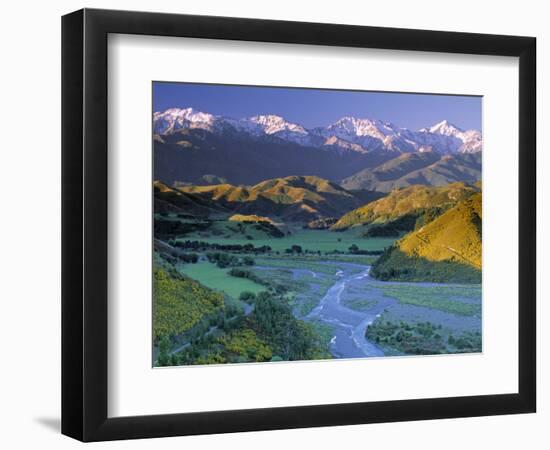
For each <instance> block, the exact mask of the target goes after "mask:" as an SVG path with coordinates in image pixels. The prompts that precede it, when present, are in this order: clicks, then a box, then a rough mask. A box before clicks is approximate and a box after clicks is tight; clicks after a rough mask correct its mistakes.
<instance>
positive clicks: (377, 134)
mask: <svg viewBox="0 0 550 450" xmlns="http://www.w3.org/2000/svg"><path fill="white" fill-rule="evenodd" d="M62 31H63V37H62V66H63V67H62V77H63V80H62V94H63V98H62V106H63V117H62V119H63V130H62V138H63V139H62V141H63V149H62V153H63V155H62V164H63V168H62V174H63V199H62V202H63V219H62V224H63V231H62V235H63V249H62V255H63V274H62V277H63V280H62V283H63V298H62V326H63V330H62V375H63V380H62V432H63V433H64V434H66V435H68V436H71V437H73V438H76V439H79V440H82V441H101V440H113V439H130V438H146V437H160V436H176V435H190V434H210V433H226V432H237V431H253V430H271V429H282V428H299V427H317V426H330V425H346V424H360V423H374V422H394V421H405V420H424V419H437V418H452V417H467V416H481V415H496V414H514V413H529V412H535V404H536V379H535V374H536V360H535V355H536V348H535V331H536V330H535V325H536V320H535V317H536V316H535V304H536V287H535V236H536V225H535V218H536V211H535V205H536V201H535V169H536V160H535V136H536V107H535V89H536V85H535V81H536V80H535V55H536V47H535V42H536V41H535V38H532V37H517V36H495V35H484V34H468V33H457V32H438V31H421V30H404V29H390V28H374V27H359V26H348V25H332V24H318V23H298V22H282V21H266V20H255V19H254V20H252V19H240V18H222V17H203V16H186V15H170V14H155V13H141V12H122V11H105V10H89V9H85V10H81V11H77V12H74V13H72V14H69V15H67V16H64V17H63V22H62Z"/></svg>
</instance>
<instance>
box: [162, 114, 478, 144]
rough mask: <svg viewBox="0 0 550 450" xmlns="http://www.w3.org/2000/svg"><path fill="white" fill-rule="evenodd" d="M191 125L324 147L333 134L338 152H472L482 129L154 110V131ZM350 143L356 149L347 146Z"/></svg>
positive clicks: (360, 120) (441, 124) (444, 123)
mask: <svg viewBox="0 0 550 450" xmlns="http://www.w3.org/2000/svg"><path fill="white" fill-rule="evenodd" d="M193 128H195V129H205V130H208V131H210V132H213V133H223V132H228V131H229V132H237V133H245V134H247V135H249V136H253V137H259V136H260V137H261V136H271V137H276V138H279V139H281V140H283V141H287V142H293V143H295V144H298V145H302V146H309V147H315V148H323V145H324V143H325V142H326V140H327V139H331V138H337V139H338V140H340V141H344V142H345V143H346V144H345V145H342V146H341V147H342V148H341V149H340V151H388V150H389V151H397V152H416V151H434V150H435V151H438V152H440V153H475V152H478V151H481V150H482V136H481V132H480V131H478V130H467V131H464V130H462V129H460V128H458V127H456V126H454V125H452V124H450V123H449V122H448V121H446V120H444V121H442V122H439V123H437V124H435V125H433V126H431V127H427V128H422V129H420V130H417V131H415V130H408V129H406V128H401V127H399V126H396V125H394V124H392V123H389V122H384V121H381V120H379V119H369V118H357V117H353V116H344V117H342V118H340V119H338V120H337V121H335V122H334V123H332V124H329V125H327V126H325V127H315V128H311V129H308V128H306V127H304V126H302V125H300V124H297V123H293V122H290V121H287V120H286V119H284V118H283V117H282V116H279V115H276V114H262V115H257V116H252V117H249V118H241V119H234V118H229V117H224V116H219V115H214V114H210V113H206V112H202V111H196V110H194V109H193V108H169V109H167V110H164V111H157V112H155V113H154V114H153V131H154V133H155V134H159V135H164V134H169V133H173V132H176V131H178V130H180V129H193ZM349 144H355V146H359V147H360V148H357V147H355V148H354V147H350V146H349Z"/></svg>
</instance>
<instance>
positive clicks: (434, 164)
mask: <svg viewBox="0 0 550 450" xmlns="http://www.w3.org/2000/svg"><path fill="white" fill-rule="evenodd" d="M480 179H481V153H463V154H456V155H441V154H439V153H437V152H424V153H405V154H402V155H399V156H398V157H396V158H394V159H391V160H389V161H386V162H384V163H382V164H380V165H378V166H376V167H374V168H366V169H363V170H361V171H359V172H357V173H355V174H354V175H352V176H350V177H348V178H345V179H344V180H343V181H342V183H341V184H342V186H343V187H345V188H346V189H370V190H376V191H381V192H390V191H391V190H393V189H396V188H402V187H407V186H411V185H413V184H424V185H427V186H442V185H445V184H449V183H454V182H458V181H463V182H466V183H472V184H473V183H475V182H476V181H478V180H480Z"/></svg>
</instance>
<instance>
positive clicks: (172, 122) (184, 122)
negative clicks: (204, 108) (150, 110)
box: [153, 108, 217, 134]
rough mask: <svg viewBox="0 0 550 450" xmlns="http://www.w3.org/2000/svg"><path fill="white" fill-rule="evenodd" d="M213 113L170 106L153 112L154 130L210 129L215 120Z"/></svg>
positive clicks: (165, 131) (162, 132)
mask: <svg viewBox="0 0 550 450" xmlns="http://www.w3.org/2000/svg"><path fill="white" fill-rule="evenodd" d="M216 120H217V117H216V116H214V115H213V114H209V113H204V112H201V111H195V110H194V109H193V108H184V109H182V108H170V109H167V110H165V111H162V112H161V111H158V112H155V113H154V114H153V121H154V131H155V133H159V134H166V133H170V132H173V131H177V130H179V129H182V128H204V129H210V128H211V127H212V126H213V125H214V123H215V122H216Z"/></svg>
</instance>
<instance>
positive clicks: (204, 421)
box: [62, 9, 536, 441]
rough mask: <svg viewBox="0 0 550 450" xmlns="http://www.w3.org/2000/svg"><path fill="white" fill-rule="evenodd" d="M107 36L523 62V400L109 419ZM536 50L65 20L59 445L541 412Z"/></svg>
mask: <svg viewBox="0 0 550 450" xmlns="http://www.w3.org/2000/svg"><path fill="white" fill-rule="evenodd" d="M110 33H121V34H135V35H151V36H177V37H192V38H208V39H222V40H238V41H259V42H277V43H290V44H310V45H325V46H337V47H338V46H341V47H365V48H377V49H391V50H414V51H428V52H447V53H464V54H477V55H502V56H515V57H518V58H519V105H518V108H519V142H518V152H519V167H518V171H519V292H518V302H519V318H518V329H519V387H518V393H511V394H499V395H480V396H469V397H453V398H430V399H418V400H402V401H377V402H368V403H347V404H337V405H313V406H299V407H293V406H289V407H278V408H264V409H248V410H234V411H211V412H199V413H182V414H167V415H152V416H151V415H145V416H134V417H117V418H109V417H108V416H107V398H108V397H107V396H108V382H107V364H108V358H107V317H108V312H107V194H108V184H107V98H108V97H107V96H108V92H107V37H108V34H110ZM535 90H536V39H535V38H533V37H518V36H502V35H500V36H498V35H487V34H471V33H457V32H439V31H422V30H408V29H394V28H377V27H363V26H349V25H332V24H320V23H300V22H285V21H271V20H257V19H242V18H226V17H206V16H190V15H173V14H157V13H144V12H128V11H108V10H94V9H83V10H80V11H76V12H74V13H71V14H68V15H66V16H64V17H63V18H62V211H63V213H62V216H63V217H62V433H63V434H65V435H68V436H71V437H73V438H76V439H79V440H82V441H103V440H113V439H132V438H149V437H161V436H178V435H192V434H212V433H228V432H239V431H256V430H274V429H283V428H300V427H320V426H330V425H350V424H363V423H378V422H397V421H407V420H425V419H437V418H454V417H468V416H486V415H497V414H514V413H530V412H535V408H536V320H535V319H536V310H535V309H536V308H535V307H536V275H535V274H536V270H535V264H536V254H535V244H536V197H535V195H536V192H535V187H536V154H535V146H536V145H535V144H536V104H535Z"/></svg>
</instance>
